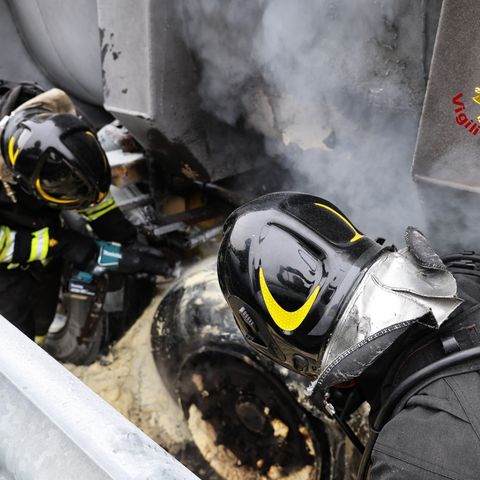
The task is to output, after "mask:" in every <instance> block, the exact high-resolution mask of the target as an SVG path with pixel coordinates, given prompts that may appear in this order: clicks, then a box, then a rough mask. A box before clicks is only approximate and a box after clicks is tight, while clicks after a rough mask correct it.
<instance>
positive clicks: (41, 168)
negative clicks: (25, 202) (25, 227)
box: [0, 109, 111, 210]
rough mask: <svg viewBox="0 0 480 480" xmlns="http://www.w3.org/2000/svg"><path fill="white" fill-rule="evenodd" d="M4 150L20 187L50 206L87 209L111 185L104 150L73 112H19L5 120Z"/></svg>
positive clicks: (0, 146) (2, 134)
mask: <svg viewBox="0 0 480 480" xmlns="http://www.w3.org/2000/svg"><path fill="white" fill-rule="evenodd" d="M0 148H1V153H2V156H3V157H4V160H5V163H6V166H7V168H8V169H9V170H10V171H11V173H12V176H13V177H14V179H15V180H16V181H17V182H18V184H19V185H20V186H21V188H23V189H24V190H25V191H26V192H27V193H29V194H31V195H33V196H35V197H36V198H37V199H38V200H40V201H41V202H43V203H45V204H47V205H48V206H51V207H55V208H61V209H67V210H80V209H85V208H88V207H90V206H92V205H95V204H96V203H98V202H100V201H101V200H102V199H103V198H104V197H105V195H106V194H107V192H108V189H109V187H110V183H111V173H110V166H109V164H108V161H107V158H106V155H105V152H104V151H103V149H102V147H101V145H100V143H99V142H98V140H97V138H96V136H95V134H94V133H93V132H92V131H91V130H90V128H89V127H88V126H87V125H86V124H85V123H84V122H83V121H82V120H80V119H79V118H78V117H76V116H75V115H72V114H68V113H51V112H46V111H45V110H42V109H26V110H23V111H19V112H17V113H15V114H13V115H12V116H11V117H10V118H8V120H7V121H6V123H5V125H4V128H3V130H2V133H1V138H0Z"/></svg>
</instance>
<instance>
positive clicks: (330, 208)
mask: <svg viewBox="0 0 480 480" xmlns="http://www.w3.org/2000/svg"><path fill="white" fill-rule="evenodd" d="M315 205H316V206H317V207H322V208H325V209H326V210H328V211H330V212H332V213H334V214H335V215H336V216H337V217H339V218H340V219H341V220H343V221H344V222H345V223H346V224H347V226H348V227H349V228H350V229H351V230H352V231H353V233H354V234H355V235H354V236H353V237H352V238H351V239H350V243H353V242H356V241H357V240H360V239H361V238H363V236H364V235H362V234H361V233H358V232H357V229H356V228H355V227H354V226H353V225H352V224H351V223H350V222H349V221H348V220H347V219H346V218H345V217H344V216H343V215H342V214H341V213H338V212H337V211H336V210H334V209H333V208H332V207H329V206H328V205H324V204H323V203H315Z"/></svg>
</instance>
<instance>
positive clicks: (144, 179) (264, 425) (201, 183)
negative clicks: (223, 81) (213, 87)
mask: <svg viewBox="0 0 480 480" xmlns="http://www.w3.org/2000/svg"><path fill="white" fill-rule="evenodd" d="M205 1H206V0H205ZM183 3H184V2H176V1H175V2H174V1H169V0H158V1H149V0H140V1H135V2H132V1H131V0H96V1H88V0H82V1H76V2H65V1H64V0H41V1H39V0H0V9H1V12H2V15H1V16H0V44H1V45H2V48H1V49H0V79H3V80H7V81H13V82H22V81H26V82H37V83H38V84H39V85H40V86H41V87H42V88H45V89H47V88H50V87H52V86H55V87H59V88H62V89H64V90H65V91H66V92H67V93H68V94H69V95H71V96H72V98H73V99H74V101H75V103H76V106H77V109H78V110H79V112H80V113H81V114H82V115H83V116H84V117H85V118H86V119H87V120H88V121H89V122H90V123H91V124H92V125H93V126H94V127H95V128H96V129H97V130H98V131H99V138H100V140H101V141H102V143H103V144H104V146H105V149H106V150H107V154H108V157H109V160H110V162H111V164H112V168H113V173H114V175H113V177H114V181H115V183H116V185H117V186H118V187H120V188H119V189H118V190H116V195H117V197H118V198H117V199H118V201H119V204H120V205H121V207H122V208H123V209H124V210H125V211H126V213H127V214H128V215H129V216H130V218H131V219H132V221H134V223H136V224H137V226H138V227H139V229H140V230H141V231H142V232H143V234H144V235H146V236H147V237H149V239H150V240H151V241H152V242H153V243H158V244H159V245H162V247H165V248H169V249H171V252H172V255H177V256H180V257H181V256H188V252H189V251H190V250H191V249H192V248H194V247H196V246H198V245H200V244H201V243H203V242H206V241H209V240H211V239H214V238H216V236H218V234H219V233H220V231H221V223H222V220H223V219H224V218H225V216H226V215H227V214H228V213H229V212H230V211H232V209H233V208H235V206H237V205H239V204H240V203H242V202H243V201H245V200H246V199H248V198H251V197H252V196H255V195H258V194H261V193H264V192H267V191H270V190H274V189H280V188H285V187H291V184H289V182H290V180H292V178H291V177H292V175H290V170H289V168H290V164H289V162H288V161H285V158H286V157H288V156H289V155H290V154H292V155H293V156H295V155H296V154H297V153H298V149H299V148H300V147H299V146H298V145H297V146H295V145H293V146H292V144H291V143H288V142H287V140H286V137H287V135H286V134H285V132H283V135H282V134H281V132H280V134H279V135H277V136H276V134H275V133H271V134H269V133H267V132H266V130H267V129H265V128H263V130H262V129H259V128H254V127H255V125H256V124H258V122H257V123H256V120H258V119H259V118H260V117H262V115H263V117H265V118H266V117H268V118H270V120H271V121H270V124H269V125H270V126H271V127H272V128H271V130H272V131H274V130H275V128H277V127H279V125H281V123H282V121H283V122H284V121H285V118H280V117H275V111H274V109H271V108H270V107H271V106H272V105H275V104H280V103H282V102H287V101H288V103H289V105H291V104H297V105H300V106H302V109H303V106H306V107H305V108H306V109H308V108H311V106H312V103H313V104H315V102H318V103H321V102H322V101H323V99H322V98H314V99H312V98H306V99H305V98H296V97H295V96H294V97H293V98H292V95H290V96H289V95H286V93H285V92H279V91H275V90H274V89H272V88H268V86H267V87H266V86H265V78H266V77H264V78H263V79H255V78H254V79H248V82H246V84H245V88H246V89H250V90H249V91H251V92H252V91H253V92H254V94H252V96H253V97H254V98H255V99H256V100H255V101H256V102H257V104H258V106H259V107H258V111H256V112H254V113H255V115H251V118H249V119H246V118H244V117H242V116H239V117H238V118H237V119H235V121H229V122H228V123H227V121H226V120H225V118H224V117H225V116H224V115H221V114H220V115H215V114H214V112H212V111H211V108H206V103H205V98H203V97H202V91H201V89H200V90H199V85H200V84H201V80H202V74H204V72H205V71H206V69H207V67H208V65H206V63H205V62H206V60H205V56H204V55H203V56H202V55H201V54H198V52H199V51H200V50H196V49H195V48H192V47H191V45H192V41H191V39H188V32H186V30H187V29H186V28H185V25H186V22H187V21H188V18H187V17H188V15H187V14H186V13H185V12H187V13H188V11H189V10H188V9H186V10H182V8H179V5H181V4H183ZM186 3H188V2H185V4H186ZM207 3H208V2H207ZM267 3H268V2H267ZM327 3H328V2H325V4H327ZM368 3H371V2H368ZM377 3H378V4H377ZM400 3H401V5H402V6H401V8H397V7H396V6H397V4H400ZM460 4H461V5H460ZM202 5H206V3H202ZM389 6H390V7H392V8H393V7H395V8H396V10H395V9H394V14H391V11H390V10H388V8H389ZM299 8H300V7H299ZM365 8H371V9H379V8H385V12H390V13H385V14H383V13H382V15H383V16H382V15H380V18H384V17H385V18H386V16H387V14H388V15H390V16H391V17H392V18H390V17H389V19H388V21H387V20H385V22H384V23H385V25H384V27H385V31H386V32H387V33H388V38H386V37H385V38H380V39H375V40H373V39H372V42H376V43H375V45H377V47H378V49H379V50H378V51H379V52H380V54H379V56H378V59H376V61H377V62H378V68H374V69H373V70H372V71H373V73H372V75H371V77H368V76H367V78H365V79H362V82H360V83H359V84H355V79H354V78H339V79H338V84H339V85H340V86H342V88H343V86H344V89H343V90H342V89H340V91H341V92H342V94H341V95H339V96H338V98H336V99H335V101H336V102H337V104H335V106H336V107H338V111H335V112H334V113H333V114H332V118H333V120H335V118H336V117H335V115H336V114H337V113H338V115H339V116H341V118H342V119H343V120H341V121H340V122H337V123H339V124H340V125H342V124H343V125H347V124H348V125H351V123H352V122H353V123H354V124H355V126H356V127H355V128H358V130H355V136H356V138H358V137H361V138H363V136H364V135H365V132H367V131H370V130H374V129H375V128H376V127H377V126H378V125H381V124H387V123H388V122H393V121H397V120H398V118H400V117H401V118H408V121H407V123H406V124H405V123H404V124H403V125H408V126H409V128H406V129H404V131H402V133H401V134H402V135H403V136H404V137H405V138H404V140H405V142H406V143H407V144H408V145H409V146H410V149H407V150H406V151H405V158H403V157H402V158H400V159H399V161H401V162H402V165H398V168H400V169H402V171H403V170H405V171H408V169H409V168H410V166H411V160H412V157H413V153H414V150H415V158H414V163H413V176H414V178H415V179H416V180H417V182H418V186H419V190H420V196H421V197H422V198H423V205H424V208H425V210H424V212H425V217H426V219H427V220H426V224H425V225H424V228H425V229H427V231H426V232H425V233H427V234H428V233H430V234H431V235H433V237H432V241H433V243H434V244H435V246H436V247H437V248H438V249H439V250H440V251H446V250H449V249H450V248H457V249H458V248H463V247H469V248H472V239H476V241H477V243H478V238H480V232H479V231H478V229H479V225H480V221H478V220H474V219H476V218H477V216H478V215H479V213H478V208H477V205H478V196H477V195H478V193H479V192H480V168H479V167H478V165H477V163H478V161H476V159H477V158H478V148H479V147H478V144H477V142H476V138H475V137H476V136H477V133H478V129H479V126H478V123H479V122H478V119H477V115H480V109H478V110H475V108H477V107H476V104H475V102H474V101H473V100H472V103H471V105H470V103H469V105H467V107H466V106H465V102H466V101H467V100H468V102H470V98H472V99H474V95H475V93H474V92H475V88H477V87H479V86H480V85H479V84H478V83H476V82H478V81H479V79H480V64H479V63H478V62H476V59H478V56H479V55H480V44H478V42H475V41H473V40H472V38H476V37H477V36H475V35H474V33H475V32H476V30H475V29H476V23H475V22H476V21H477V19H478V18H479V16H480V5H479V3H478V2H477V1H474V0H462V2H456V1H454V0H445V1H443V2H442V1H441V0H431V1H427V2H415V1H413V0H411V1H410V0H409V1H405V2H395V1H393V0H392V1H390V2H388V1H386V0H385V1H383V2H374V3H373V4H372V5H370V6H366V7H365ZM441 8H442V10H441ZM205 11H208V8H205ZM212 11H213V10H212ZM325 12H326V17H325V18H327V21H329V22H332V25H333V27H335V28H334V29H333V30H335V29H337V30H338V28H337V27H339V26H342V24H341V22H342V21H343V20H342V18H344V17H342V15H341V12H339V11H338V10H337V7H335V6H332V5H325ZM382 12H383V10H382ZM439 19H440V21H439ZM415 22H417V23H415ZM405 25H416V26H415V27H414V30H413V32H414V36H413V37H411V36H408V35H406V34H404V32H405V28H404V27H405ZM347 27H348V25H347V26H345V25H343V27H342V28H347ZM437 27H438V29H437ZM224 30H225V32H226V33H228V29H224ZM373 34H374V33H372V35H373ZM227 41H228V39H227V40H226V42H227ZM305 48H306V47H305ZM326 48H327V47H326ZM392 58H393V59H394V60H393V61H392ZM385 59H388V62H389V65H393V67H392V68H391V69H390V70H388V71H385V72H384V73H382V72H383V71H382V68H384V66H385V64H386V63H387V60H385ZM337 60H338V61H339V59H336V61H337ZM374 60H375V59H374ZM202 62H203V63H202ZM389 68H390V67H389ZM394 70H395V72H397V73H398V71H405V72H407V73H406V74H405V75H404V76H403V77H402V78H403V79H404V82H405V84H404V85H402V88H404V90H406V91H408V92H409V95H408V99H409V100H408V102H404V101H402V102H401V103H399V102H398V100H396V99H395V98H393V97H392V95H389V94H385V95H384V94H382V91H383V89H382V88H379V87H378V85H379V82H380V81H381V82H385V81H388V76H389V75H390V72H392V71H394ZM312 72H313V70H312ZM379 72H380V73H379ZM238 74H240V72H238ZM385 79H387V80H385ZM427 80H428V87H427ZM256 81H257V82H258V85H256V84H255V82H256ZM252 82H253V84H254V86H253V87H254V88H253V89H252V88H251V84H252ZM352 83H353V85H352ZM382 85H383V84H382ZM257 87H258V88H257ZM458 92H463V93H464V95H463V94H459V93H458ZM287 93H288V92H287ZM327 96H328V95H327ZM452 105H453V110H454V117H453V118H452ZM267 107H268V108H267ZM269 108H270V109H269ZM422 109H423V110H422ZM467 110H468V111H469V112H471V113H469V114H468V116H467V114H466V113H465V112H466V111H467ZM265 112H267V113H265ZM272 112H273V113H272ZM422 112H423V113H422ZM250 113H251V112H250ZM263 117H262V118H263ZM371 118H374V119H375V122H373V121H372V122H371V124H370V123H369V121H367V120H366V119H371ZM247 120H248V121H247ZM419 122H420V123H419ZM326 123H328V122H327V121H326ZM419 124H420V128H419V129H418V125H419ZM459 126H460V127H464V128H459ZM327 127H328V128H327ZM410 127H411V128H410ZM324 130H325V131H326V132H327V133H328V134H325V137H324V138H322V139H321V142H319V143H320V144H321V145H320V146H321V148H324V149H325V150H327V151H328V152H329V155H330V156H329V157H328V158H327V161H329V162H332V161H335V162H336V161H339V160H340V158H335V157H334V155H335V150H336V148H337V145H336V143H335V138H337V139H338V141H339V143H338V148H339V151H340V152H341V155H344V154H345V145H342V143H341V142H342V138H345V136H343V137H342V132H341V131H335V129H334V128H333V127H331V126H329V125H326V127H325V129H324ZM399 135H400V133H399ZM417 137H418V138H417ZM278 141H283V142H284V144H285V145H284V146H285V148H284V149H283V150H279V149H278V148H277V149H276V148H272V144H273V143H275V142H278ZM365 141H368V136H365ZM272 142H273V143H272ZM310 143H311V142H310ZM347 143H348V142H347ZM415 144H416V149H415ZM332 152H333V153H332ZM287 160H288V158H287ZM475 162H476V163H475ZM356 174H359V173H358V172H356ZM395 175H396V170H395V169H393V168H392V172H391V176H392V177H395ZM313 176H314V175H310V177H313ZM318 177H319V178H318V181H319V182H320V183H319V190H320V189H321V188H331V187H332V185H331V183H332V182H333V184H335V179H333V180H331V181H328V183H329V185H327V180H325V182H324V185H322V184H321V181H322V178H320V177H321V175H319V176H318ZM352 178H353V177H352ZM358 178H360V177H358ZM309 180H312V178H310V179H309ZM314 180H317V179H316V178H315V179H314ZM374 180H375V179H373V180H372V179H368V181H363V183H362V185H364V187H363V193H365V194H366V195H369V194H370V193H371V194H372V195H373V194H374V192H375V191H376V190H377V189H378V188H380V186H379V185H377V184H378V182H376V181H374ZM352 181H353V180H352ZM355 181H356V180H355ZM310 185H311V183H310ZM294 187H296V188H298V189H302V188H301V187H302V185H301V184H299V183H298V182H297V183H296V184H294ZM377 187H378V188H377ZM368 189H371V192H369V191H368ZM313 193H317V194H321V192H320V191H316V192H313ZM344 193H345V192H344ZM400 193H402V192H400ZM392 194H393V192H392ZM408 196H409V194H405V195H404V197H405V201H406V199H407V197H408ZM452 204H455V205H461V208H455V209H452V208H450V207H451V205H452ZM365 215H366V216H368V212H366V213H365ZM439 219H440V220H439ZM467 219H468V222H467ZM70 221H71V224H72V225H74V226H75V219H70ZM355 222H356V223H358V221H357V219H355ZM453 222H455V223H453ZM467 223H468V226H469V229H468V231H464V232H463V233H462V236H459V235H455V226H457V225H463V224H467ZM452 225H453V226H452ZM367 233H368V232H367ZM384 234H385V235H387V234H388V232H384ZM128 295H134V293H129V294H128ZM117 296H118V295H117ZM115 299H116V297H115V295H111V296H110V297H109V300H108V301H107V300H105V299H104V300H105V304H108V305H109V307H108V308H112V307H111V305H112V303H115V301H116V300H115ZM117 300H118V298H117ZM120 303H121V302H120ZM122 305H123V304H122ZM80 310H81V309H80ZM97 313H98V312H97ZM82 315H86V316H88V312H83V313H82ZM72 338H73V337H72ZM75 338H76V337H75ZM96 338H97V340H96V342H97V346H98V343H99V340H98V337H96ZM69 341H70V340H69ZM72 341H73V340H72ZM152 342H153V349H154V356H155V359H156V362H157V365H158V369H159V372H160V374H161V376H162V378H163V380H164V381H165V382H166V384H167V386H168V387H169V389H170V391H171V394H172V395H173V396H174V397H175V398H178V399H179V401H180V402H181V404H182V407H183V409H184V412H185V417H186V421H187V422H188V423H189V426H190V429H191V431H192V434H193V438H194V441H195V444H196V446H197V448H198V450H199V451H200V452H201V453H202V455H203V457H204V458H205V459H206V461H207V462H209V464H210V467H211V468H213V470H215V471H216V473H215V474H214V473H213V470H212V473H211V474H212V478H213V475H218V476H219V478H225V479H231V478H265V479H270V478H292V479H293V478H298V479H300V478H302V479H322V480H325V479H328V478H332V479H333V478H335V479H340V478H353V477H352V475H353V474H352V472H353V471H354V470H355V455H354V454H353V450H352V446H351V445H350V444H349V443H348V441H346V440H345V438H344V436H343V435H342V434H341V433H340V431H339V429H338V428H337V427H336V426H335V424H334V423H333V422H332V421H331V420H330V419H329V418H328V416H327V415H326V414H324V413H323V412H322V411H320V409H319V405H321V399H318V398H315V397H314V398H313V399H310V400H308V399H307V398H306V397H305V395H304V389H305V386H306V380H304V379H302V378H300V377H297V376H296V375H294V374H293V373H291V372H288V371H286V370H284V369H280V368H278V367H276V366H274V365H273V364H271V363H269V362H268V361H266V360H265V359H261V358H259V357H257V356H256V355H255V354H254V353H252V352H251V351H250V350H249V349H248V347H247V345H246V343H245V342H244V341H243V338H242V337H241V335H240V333H239V332H238V330H237V328H236V326H235V323H234V320H233V317H232V316H231V314H230V312H229V311H228V309H227V306H226V304H225V302H224V301H223V298H222V296H221V292H220V291H219V287H218V284H217V281H216V276H215V267H214V264H213V263H212V260H210V261H207V262H206V263H204V264H201V265H198V266H196V267H194V270H192V271H189V272H188V273H187V274H186V275H185V276H183V277H182V278H180V279H179V280H178V281H177V282H176V284H175V285H174V286H173V287H172V289H171V290H170V291H169V293H168V294H167V295H166V296H165V299H164V300H163V301H162V303H161V304H160V305H159V308H158V312H157V315H156V317H155V319H154V322H153V327H152ZM53 350H55V349H54V348H53ZM91 353H92V352H91V351H89V353H88V355H87V357H82V356H80V357H74V358H76V359H77V360H78V361H81V360H79V359H81V358H88V359H89V360H91V359H92V355H91ZM59 356H60V357H61V355H59ZM71 359H72V358H71ZM341 401H342V399H341V398H340V399H339V402H340V403H341ZM351 421H352V422H353V424H354V428H355V429H356V430H357V431H360V432H361V431H362V429H363V428H364V427H365V425H364V423H362V422H363V420H362V416H361V415H360V416H359V415H357V416H356V417H355V416H354V417H352V419H351ZM232 459H233V460H232ZM193 466H194V467H195V465H193ZM235 475H237V476H235ZM255 475H258V476H255Z"/></svg>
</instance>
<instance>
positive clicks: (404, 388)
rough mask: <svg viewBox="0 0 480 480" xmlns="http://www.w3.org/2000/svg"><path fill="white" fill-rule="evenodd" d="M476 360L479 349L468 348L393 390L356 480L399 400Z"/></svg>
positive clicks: (363, 476) (361, 477)
mask: <svg viewBox="0 0 480 480" xmlns="http://www.w3.org/2000/svg"><path fill="white" fill-rule="evenodd" d="M477 358H480V347H475V348H469V349H468V350H463V351H461V352H457V353H453V354H451V355H448V356H447V357H444V358H442V359H440V360H437V361H436V362H434V363H432V364H430V365H428V366H426V367H424V368H422V369H421V370H419V371H418V372H415V373H414V374H413V375H410V376H409V377H408V378H406V379H405V380H404V381H403V382H402V383H400V385H398V386H397V387H396V388H395V390H394V391H393V392H392V393H391V395H390V396H389V397H388V399H387V401H386V402H385V405H384V406H383V407H382V408H381V409H380V412H379V413H378V416H377V418H376V419H375V422H374V424H373V427H372V429H371V432H370V438H369V439H368V443H367V445H366V447H365V451H364V453H363V456H362V461H361V463H360V467H359V469H358V474H357V480H365V479H366V476H367V472H368V467H369V465H370V457H371V455H372V451H373V447H374V446H375V442H376V440H377V437H378V434H379V433H380V430H381V429H382V428H383V426H384V425H385V423H387V421H388V419H389V418H390V416H391V414H392V412H393V410H394V408H395V407H396V405H398V402H399V400H400V399H401V398H402V397H403V396H404V395H405V394H406V393H407V392H409V391H410V390H413V389H414V388H415V387H416V386H418V384H419V383H421V382H422V381H424V380H427V379H429V378H432V377H433V376H434V375H435V374H437V373H440V372H441V371H442V370H445V369H447V368H450V367H454V366H455V365H458V364H459V363H462V362H466V361H469V360H475V359H477ZM433 380H434V378H432V381H433ZM352 433H353V432H352Z"/></svg>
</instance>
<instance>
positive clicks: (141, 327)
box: [65, 286, 191, 455]
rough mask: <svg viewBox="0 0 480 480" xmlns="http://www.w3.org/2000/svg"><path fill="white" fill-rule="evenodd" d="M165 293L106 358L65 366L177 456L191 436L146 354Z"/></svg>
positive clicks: (158, 296)
mask: <svg viewBox="0 0 480 480" xmlns="http://www.w3.org/2000/svg"><path fill="white" fill-rule="evenodd" d="M165 290H166V286H164V287H162V290H161V292H160V293H158V294H157V295H156V296H155V297H154V298H153V300H152V301H151V303H150V305H149V306H148V307H147V308H146V310H145V311H144V312H143V315H142V316H141V317H140V318H139V319H138V320H137V321H136V322H135V324H134V325H133V326H132V327H131V328H130V330H129V331H128V332H127V333H126V334H125V336H124V337H123V338H122V339H121V340H120V341H119V342H118V343H117V344H116V345H115V346H114V347H113V348H112V349H111V351H110V353H109V354H108V355H107V356H104V357H101V358H100V359H99V360H97V361H96V362H95V363H93V364H92V365H88V366H76V365H72V364H67V365H65V366H66V367H67V368H68V369H69V370H70V371H71V372H72V373H73V374H75V375H76V376H77V377H78V378H80V379H81V380H82V381H83V382H84V383H85V384H87V385H88V386H89V387H90V388H91V389H92V390H94V391H95V392H96V393H98V394H99V395H100V396H101V397H102V398H103V399H104V400H106V401H107V402H108V403H109V404H110V405H112V406H113V407H115V408H116V409H117V410H118V411H119V412H120V413H122V414H123V415H125V416H126V417H127V418H128V419H129V420H130V421H132V422H133V423H134V424H135V425H137V426H138V427H139V428H141V429H142V430H143V431H144V432H145V433H146V434H147V435H149V436H150V437H151V438H152V439H153V440H155V441H156V442H157V443H159V444H160V445H162V446H163V447H164V448H165V449H167V450H168V451H169V452H171V453H172V454H173V455H178V454H179V453H180V452H181V451H182V449H183V448H184V447H185V444H186V443H188V442H189V441H190V440H191V436H190V433H189V431H188V427H187V426H186V424H185V422H184V419H183V413H182V411H181V409H180V407H179V406H178V405H177V404H176V403H175V401H174V400H173V399H172V398H171V397H170V395H169V394H168V392H167V390H166V388H165V386H164V384H163V383H162V381H161V378H160V376H159V374H158V372H157V368H156V366H155V362H154V360H153V356H152V353H151V339H150V330H151V325H152V319H153V316H154V314H155V310H156V308H157V307H158V305H159V303H160V301H161V298H162V296H163V294H164V292H165Z"/></svg>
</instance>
